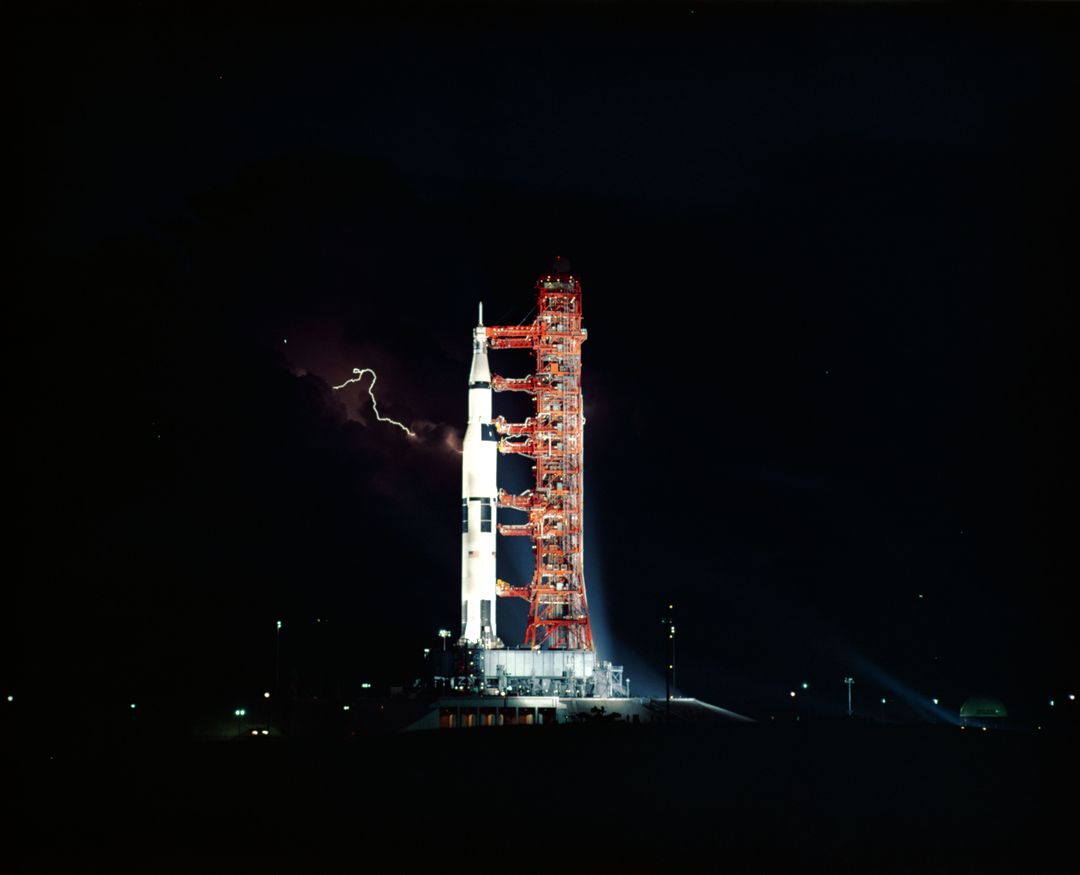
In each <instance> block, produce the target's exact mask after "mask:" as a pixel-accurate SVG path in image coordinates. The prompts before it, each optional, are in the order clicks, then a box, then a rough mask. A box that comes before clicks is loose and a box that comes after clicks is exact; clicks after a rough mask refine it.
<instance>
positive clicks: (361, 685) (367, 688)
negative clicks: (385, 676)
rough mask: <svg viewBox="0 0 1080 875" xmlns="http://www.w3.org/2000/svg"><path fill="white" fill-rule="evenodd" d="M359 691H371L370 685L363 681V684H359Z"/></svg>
mask: <svg viewBox="0 0 1080 875" xmlns="http://www.w3.org/2000/svg"><path fill="white" fill-rule="evenodd" d="M360 689H362V690H370V689H371V684H369V683H367V682H366V681H365V682H364V683H362V684H360Z"/></svg>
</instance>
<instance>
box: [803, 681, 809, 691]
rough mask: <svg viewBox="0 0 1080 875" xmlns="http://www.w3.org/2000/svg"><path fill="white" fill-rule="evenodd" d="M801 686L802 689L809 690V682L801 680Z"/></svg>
mask: <svg viewBox="0 0 1080 875" xmlns="http://www.w3.org/2000/svg"><path fill="white" fill-rule="evenodd" d="M802 688H803V689H804V690H809V689H810V684H808V683H806V681H803V685H802Z"/></svg>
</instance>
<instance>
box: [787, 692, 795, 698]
mask: <svg viewBox="0 0 1080 875" xmlns="http://www.w3.org/2000/svg"><path fill="white" fill-rule="evenodd" d="M788 695H789V696H791V698H793V699H794V698H795V691H794V690H792V691H791V692H790V693H788Z"/></svg>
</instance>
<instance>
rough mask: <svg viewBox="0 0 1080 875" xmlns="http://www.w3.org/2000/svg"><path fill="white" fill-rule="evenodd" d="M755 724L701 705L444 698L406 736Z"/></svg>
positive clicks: (684, 701) (625, 700)
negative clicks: (501, 729) (487, 729)
mask: <svg viewBox="0 0 1080 875" xmlns="http://www.w3.org/2000/svg"><path fill="white" fill-rule="evenodd" d="M672 721H675V722H678V723H701V722H721V723H728V722H734V723H751V722H753V721H752V720H750V718H748V717H744V716H743V715H742V714H737V713H735V712H734V711H728V710H727V709H726V708H719V707H717V706H716V705H710V704H709V703H707V702H702V701H700V700H698V699H683V698H679V699H672V700H671V702H670V704H669V703H666V702H665V701H664V700H663V699H650V698H628V697H617V698H595V697H594V698H561V697H559V696H503V695H498V696H444V697H443V698H441V699H439V700H438V701H436V702H435V703H434V704H433V706H432V707H431V709H430V710H429V711H428V713H427V714H425V715H424V716H423V717H422V718H420V719H419V720H417V721H416V722H415V723H413V724H412V725H410V726H408V727H407V728H406V730H405V731H407V732H411V731H419V730H425V729H472V728H476V727H481V726H555V725H560V724H575V723H581V724H599V723H608V724H613V725H635V724H640V723H669V722H672Z"/></svg>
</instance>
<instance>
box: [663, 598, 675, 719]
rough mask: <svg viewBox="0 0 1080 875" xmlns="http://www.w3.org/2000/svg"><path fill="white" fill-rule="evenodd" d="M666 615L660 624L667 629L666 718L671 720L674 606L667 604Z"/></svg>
mask: <svg viewBox="0 0 1080 875" xmlns="http://www.w3.org/2000/svg"><path fill="white" fill-rule="evenodd" d="M667 607H668V612H667V615H666V616H664V617H663V619H662V620H661V622H662V623H663V624H664V625H665V626H667V627H668V636H667V637H668V654H667V657H668V658H667V672H666V677H667V718H668V720H669V721H670V720H671V691H672V689H673V688H674V687H675V605H671V604H669V605H668V606H667Z"/></svg>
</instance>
